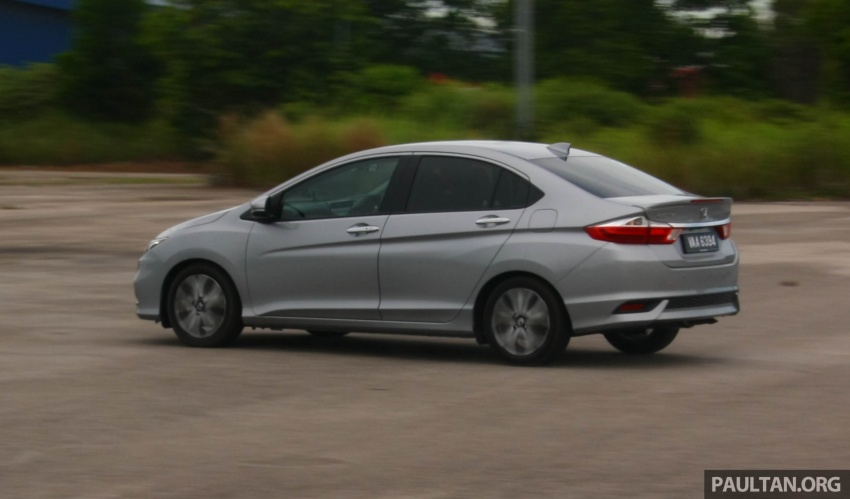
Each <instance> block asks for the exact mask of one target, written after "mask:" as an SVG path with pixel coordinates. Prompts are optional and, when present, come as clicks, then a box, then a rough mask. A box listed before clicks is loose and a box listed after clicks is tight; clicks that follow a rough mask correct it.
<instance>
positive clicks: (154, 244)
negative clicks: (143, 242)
mask: <svg viewBox="0 0 850 499" xmlns="http://www.w3.org/2000/svg"><path fill="white" fill-rule="evenodd" d="M166 239H168V238H167V237H158V238H156V239H153V240H151V242H149V243H148V249H146V250H145V253H147V252H148V251H150V250H152V249H154V248H156V247H157V246H159V244H160V243H161V242H163V241H165V240H166Z"/></svg>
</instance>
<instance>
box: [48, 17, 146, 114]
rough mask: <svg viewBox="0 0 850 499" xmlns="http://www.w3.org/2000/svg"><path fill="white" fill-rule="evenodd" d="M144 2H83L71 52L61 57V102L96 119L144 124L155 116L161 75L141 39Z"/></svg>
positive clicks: (75, 19)
mask: <svg viewBox="0 0 850 499" xmlns="http://www.w3.org/2000/svg"><path fill="white" fill-rule="evenodd" d="M147 9H148V4H147V3H146V2H145V1H144V0H121V1H120V2H116V1H115V0H80V1H79V3H78V4H77V7H76V9H75V11H74V22H75V28H76V31H75V36H74V39H73V42H72V46H71V50H70V51H69V52H67V53H65V54H62V55H61V56H60V57H59V61H58V62H59V68H60V70H61V74H62V84H61V87H62V88H61V96H62V100H63V102H64V103H65V104H66V105H67V106H68V107H69V108H71V109H73V110H75V111H78V112H80V113H81V114H83V115H86V116H91V117H95V118H101V119H108V120H118V121H139V120H144V119H146V118H148V117H150V116H151V113H152V110H153V102H154V98H155V94H154V85H155V80H156V77H157V73H158V68H157V64H156V61H155V59H154V58H153V57H152V55H151V54H150V52H149V51H148V50H147V48H146V47H145V46H144V45H143V44H142V42H141V39H140V32H141V27H140V26H141V20H142V18H143V16H144V14H145V12H146V11H147Z"/></svg>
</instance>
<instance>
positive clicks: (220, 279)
mask: <svg viewBox="0 0 850 499" xmlns="http://www.w3.org/2000/svg"><path fill="white" fill-rule="evenodd" d="M167 308H168V319H169V321H170V322H171V327H172V329H174V333H175V334H176V335H177V337H178V338H180V341H182V342H183V343H185V344H187V345H189V346H192V347H208V348H212V347H223V346H226V345H228V344H230V343H231V342H233V340H235V339H236V338H238V337H239V335H240V334H241V333H242V327H243V326H242V304H241V302H240V301H239V294H238V293H237V292H236V286H234V285H233V281H231V280H230V277H229V276H228V275H227V274H226V273H224V272H223V271H222V270H220V269H218V268H217V267H214V266H212V265H208V264H203V263H198V264H193V265H190V266H188V267H186V268H185V269H183V270H181V271H180V272H178V274H177V275H176V276H175V277H174V280H173V281H171V286H170V287H169V290H168V302H167Z"/></svg>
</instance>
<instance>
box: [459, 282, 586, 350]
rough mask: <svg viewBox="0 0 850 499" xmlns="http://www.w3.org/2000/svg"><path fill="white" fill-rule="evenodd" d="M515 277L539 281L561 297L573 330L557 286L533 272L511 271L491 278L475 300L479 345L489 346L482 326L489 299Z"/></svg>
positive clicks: (474, 321)
mask: <svg viewBox="0 0 850 499" xmlns="http://www.w3.org/2000/svg"><path fill="white" fill-rule="evenodd" d="M515 277H528V278H531V279H534V280H536V281H539V282H540V283H541V284H543V285H544V286H546V287H548V288H549V289H550V290H551V291H552V292H553V293H554V294H555V296H558V297H560V298H561V299H560V300H559V301H558V303H560V305H561V307H562V311H563V312H564V317H565V318H566V321H567V327H569V328H570V330H572V319H570V313H569V311H568V310H567V307H566V305H564V297H563V296H561V293H559V292H558V290H557V289H556V288H555V286H553V285H552V283H550V282H549V281H547V280H546V279H544V278H542V277H540V276H539V275H537V274H534V273H532V272H523V271H511V272H505V273H502V274H499V275H497V276H494V277H493V278H491V279H490V280H489V281H487V283H486V284H484V286H482V288H481V291H479V292H478V296H476V298H475V305H474V306H473V309H472V310H473V314H472V330H473V332H474V333H475V341H477V342H478V344H480V345H486V344H487V337H486V335H485V334H484V328H483V325H482V321H483V316H484V307H486V306H487V299H488V298H489V297H490V294H491V293H492V292H493V290H494V289H496V287H497V286H498V285H499V284H501V283H503V282H505V281H507V280H508V279H513V278H515Z"/></svg>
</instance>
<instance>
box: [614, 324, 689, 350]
mask: <svg viewBox="0 0 850 499" xmlns="http://www.w3.org/2000/svg"><path fill="white" fill-rule="evenodd" d="M677 334H679V328H676V327H656V328H638V329H631V330H628V331H617V332H614V333H606V334H605V339H606V340H608V343H610V344H611V346H613V347H614V348H616V349H617V350H619V351H621V352H623V353H630V354H650V353H655V352H659V351H661V350H664V349H665V348H667V346H669V345H670V343H673V340H675V339H676V335H677Z"/></svg>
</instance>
